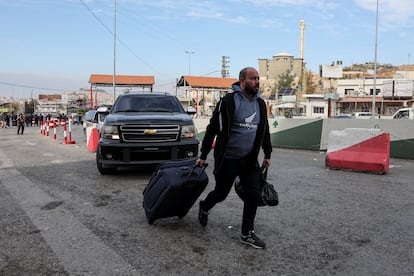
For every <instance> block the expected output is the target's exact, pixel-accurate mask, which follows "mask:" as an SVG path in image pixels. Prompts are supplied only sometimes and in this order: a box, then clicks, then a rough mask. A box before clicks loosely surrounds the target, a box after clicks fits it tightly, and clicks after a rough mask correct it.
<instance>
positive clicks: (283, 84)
mask: <svg viewBox="0 0 414 276" xmlns="http://www.w3.org/2000/svg"><path fill="white" fill-rule="evenodd" d="M294 79H295V76H294V75H292V74H291V72H290V71H289V70H287V71H286V72H284V73H282V74H280V75H279V81H278V88H279V89H280V88H290V87H292V83H293V80H294Z"/></svg>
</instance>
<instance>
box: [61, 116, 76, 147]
mask: <svg viewBox="0 0 414 276" xmlns="http://www.w3.org/2000/svg"><path fill="white" fill-rule="evenodd" d="M68 125H69V140H68V139H67V137H66V124H64V125H63V136H64V140H65V144H75V143H76V142H75V141H72V123H71V121H70V120H69V123H68Z"/></svg>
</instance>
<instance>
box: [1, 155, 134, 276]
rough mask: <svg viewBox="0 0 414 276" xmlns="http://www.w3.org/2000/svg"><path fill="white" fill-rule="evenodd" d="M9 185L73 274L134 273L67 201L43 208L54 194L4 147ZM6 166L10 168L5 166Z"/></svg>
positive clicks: (3, 171) (3, 172)
mask: <svg viewBox="0 0 414 276" xmlns="http://www.w3.org/2000/svg"><path fill="white" fill-rule="evenodd" d="M0 159H1V160H2V162H3V165H2V167H0V183H2V184H3V185H4V187H6V189H7V190H8V191H9V192H10V194H11V195H12V196H13V197H14V199H15V200H16V201H17V203H18V204H19V205H20V206H21V208H22V209H23V210H24V211H25V212H26V215H27V216H28V217H29V218H30V219H31V221H32V222H33V224H34V225H35V226H36V227H37V228H38V229H39V230H40V233H41V234H42V236H43V237H44V239H45V240H46V242H47V243H48V244H49V246H50V247H51V248H52V249H53V251H54V252H55V254H56V255H57V256H58V257H59V258H60V260H62V263H63V265H64V267H65V270H66V271H67V272H69V274H71V275H85V274H86V275H134V274H136V273H134V271H135V269H134V267H132V266H131V265H130V264H129V263H128V262H126V261H125V260H124V259H123V258H122V257H121V256H120V255H118V254H117V253H116V252H115V251H113V250H112V249H111V248H110V247H109V246H107V245H106V244H105V243H104V242H102V241H101V240H100V239H99V238H98V237H97V236H96V235H94V234H93V233H92V232H91V231H90V230H89V229H88V228H87V227H85V226H84V225H83V224H82V223H81V222H80V221H79V220H77V219H76V218H75V217H74V216H73V215H72V214H71V213H70V212H69V211H68V210H66V209H65V208H64V205H60V206H58V207H56V208H54V209H51V210H42V209H41V207H42V206H45V205H46V204H48V203H50V202H53V201H56V200H59V199H56V198H52V197H51V196H49V195H48V194H46V193H45V192H43V191H42V190H41V189H40V188H39V187H37V186H36V185H35V184H34V183H33V182H31V181H30V180H29V179H28V178H26V177H25V176H24V175H22V174H21V173H20V172H19V171H18V170H16V169H9V168H10V167H12V166H13V163H12V161H11V160H10V159H8V158H7V156H6V155H5V154H4V153H3V152H2V151H1V150H0ZM5 168H6V169H5Z"/></svg>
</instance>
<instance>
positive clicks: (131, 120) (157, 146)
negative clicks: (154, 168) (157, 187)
mask: <svg viewBox="0 0 414 276" xmlns="http://www.w3.org/2000/svg"><path fill="white" fill-rule="evenodd" d="M198 146H199V140H198V137H197V130H196V128H195V125H194V121H193V119H192V117H191V116H190V115H189V114H188V113H187V112H185V110H184V108H183V106H182V105H181V103H180V101H179V100H178V98H177V97H176V96H173V95H170V94H166V93H163V94H160V93H142V94H122V95H120V96H119V97H118V98H117V99H116V101H115V103H114V105H113V107H112V109H111V112H110V113H109V114H108V115H107V116H106V118H105V122H104V124H103V126H102V130H101V133H100V139H99V143H98V149H97V151H96V165H97V168H98V171H99V172H100V173H101V174H110V173H115V172H116V170H117V168H118V167H122V166H131V165H141V164H158V163H161V162H163V161H166V160H175V159H184V158H196V157H197V155H198Z"/></svg>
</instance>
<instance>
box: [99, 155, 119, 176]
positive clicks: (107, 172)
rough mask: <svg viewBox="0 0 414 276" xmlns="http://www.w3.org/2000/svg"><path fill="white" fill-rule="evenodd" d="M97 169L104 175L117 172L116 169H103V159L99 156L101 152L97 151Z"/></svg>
mask: <svg viewBox="0 0 414 276" xmlns="http://www.w3.org/2000/svg"><path fill="white" fill-rule="evenodd" d="M96 167H97V168H98V171H99V172H100V173H101V174H103V175H105V174H114V173H116V171H117V170H116V168H104V167H102V159H101V155H100V154H99V151H96Z"/></svg>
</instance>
